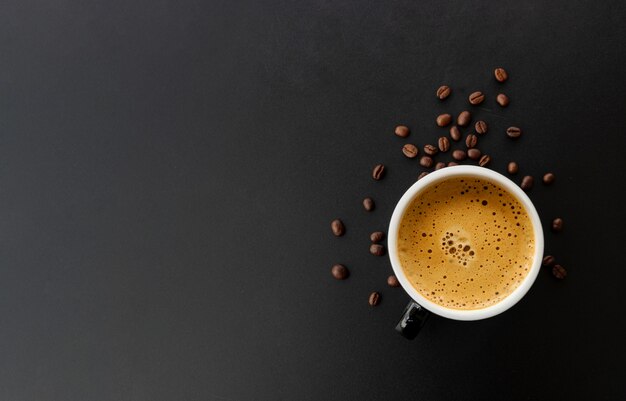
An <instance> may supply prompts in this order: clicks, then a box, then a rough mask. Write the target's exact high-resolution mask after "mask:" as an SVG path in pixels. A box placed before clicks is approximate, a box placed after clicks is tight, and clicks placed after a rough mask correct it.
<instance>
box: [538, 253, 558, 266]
mask: <svg viewBox="0 0 626 401" xmlns="http://www.w3.org/2000/svg"><path fill="white" fill-rule="evenodd" d="M555 260H556V259H555V258H554V256H552V255H546V256H544V257H543V261H542V262H541V264H542V265H544V266H552V265H553V264H554V262H555Z"/></svg>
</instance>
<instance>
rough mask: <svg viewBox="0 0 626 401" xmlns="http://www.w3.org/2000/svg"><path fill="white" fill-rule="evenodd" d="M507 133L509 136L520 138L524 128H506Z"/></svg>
mask: <svg viewBox="0 0 626 401" xmlns="http://www.w3.org/2000/svg"><path fill="white" fill-rule="evenodd" d="M506 134H507V135H508V137H509V138H519V136H520V135H522V130H521V129H519V128H517V127H509V128H507V129H506Z"/></svg>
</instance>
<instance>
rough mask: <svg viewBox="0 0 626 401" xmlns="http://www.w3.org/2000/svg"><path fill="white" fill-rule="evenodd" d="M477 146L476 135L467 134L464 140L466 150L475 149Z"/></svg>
mask: <svg viewBox="0 0 626 401" xmlns="http://www.w3.org/2000/svg"><path fill="white" fill-rule="evenodd" d="M477 144H478V137H477V136H476V135H474V134H469V135H468V136H467V137H466V138H465V146H467V147H468V148H475V147H476V145H477Z"/></svg>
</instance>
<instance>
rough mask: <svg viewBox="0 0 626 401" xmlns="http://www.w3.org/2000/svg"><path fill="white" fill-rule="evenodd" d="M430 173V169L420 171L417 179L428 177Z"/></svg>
mask: <svg viewBox="0 0 626 401" xmlns="http://www.w3.org/2000/svg"><path fill="white" fill-rule="evenodd" d="M427 175H428V171H422V172H421V173H420V175H418V176H417V180H418V181H419V180H421V179H422V178H424V177H426V176H427Z"/></svg>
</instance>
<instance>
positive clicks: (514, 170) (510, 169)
mask: <svg viewBox="0 0 626 401" xmlns="http://www.w3.org/2000/svg"><path fill="white" fill-rule="evenodd" d="M517 170H519V166H518V165H517V163H515V162H509V165H508V166H506V171H508V173H509V174H517Z"/></svg>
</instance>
